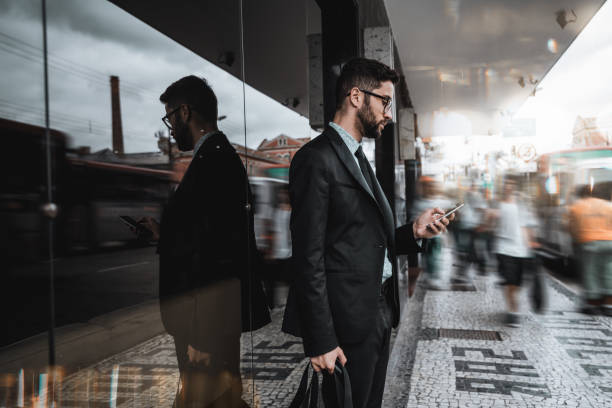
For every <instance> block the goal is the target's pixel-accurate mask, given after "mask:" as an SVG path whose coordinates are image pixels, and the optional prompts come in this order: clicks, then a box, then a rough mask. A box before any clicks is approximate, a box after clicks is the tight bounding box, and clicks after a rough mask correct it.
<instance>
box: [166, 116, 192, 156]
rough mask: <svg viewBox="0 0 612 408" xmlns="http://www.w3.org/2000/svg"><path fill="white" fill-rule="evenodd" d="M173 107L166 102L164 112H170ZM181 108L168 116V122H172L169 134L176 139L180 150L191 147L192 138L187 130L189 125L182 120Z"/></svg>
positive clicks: (190, 148)
mask: <svg viewBox="0 0 612 408" xmlns="http://www.w3.org/2000/svg"><path fill="white" fill-rule="evenodd" d="M174 109H175V108H171V107H169V106H168V104H166V114H170V113H171V112H172V111H173V110H174ZM183 110H184V109H183V108H182V107H181V109H178V110H177V111H175V112H174V113H173V114H171V115H170V116H168V119H169V120H170V123H171V124H172V130H171V131H170V135H172V137H173V138H174V140H176V145H177V146H178V148H179V150H180V151H183V152H184V151H187V150H192V149H193V139H192V137H191V134H190V132H189V126H187V123H186V122H185V121H184V120H183V115H184V112H183Z"/></svg>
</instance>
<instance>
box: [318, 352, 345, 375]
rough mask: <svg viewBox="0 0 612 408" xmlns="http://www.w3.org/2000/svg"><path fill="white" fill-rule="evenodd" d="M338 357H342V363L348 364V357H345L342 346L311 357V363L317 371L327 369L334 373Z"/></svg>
mask: <svg viewBox="0 0 612 408" xmlns="http://www.w3.org/2000/svg"><path fill="white" fill-rule="evenodd" d="M337 359H340V364H342V365H345V364H346V357H344V352H343V351H342V349H341V348H340V347H336V348H335V349H333V350H332V351H330V352H328V353H325V354H323V355H321V356H317V357H310V363H311V364H312V368H313V369H314V370H315V371H316V372H317V373H318V372H320V371H321V370H327V372H328V373H330V374H333V373H334V367H335V366H336V360H337Z"/></svg>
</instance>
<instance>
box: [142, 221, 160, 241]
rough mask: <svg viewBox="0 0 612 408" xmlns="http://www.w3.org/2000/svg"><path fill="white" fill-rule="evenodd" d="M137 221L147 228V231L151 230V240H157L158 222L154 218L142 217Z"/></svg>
mask: <svg viewBox="0 0 612 408" xmlns="http://www.w3.org/2000/svg"><path fill="white" fill-rule="evenodd" d="M138 223H139V224H141V225H142V226H143V227H145V228H146V229H148V230H149V231H151V233H152V234H153V235H152V237H151V238H152V239H153V240H155V241H159V223H158V222H157V220H156V219H155V218H153V217H142V218H141V219H140V220H138Z"/></svg>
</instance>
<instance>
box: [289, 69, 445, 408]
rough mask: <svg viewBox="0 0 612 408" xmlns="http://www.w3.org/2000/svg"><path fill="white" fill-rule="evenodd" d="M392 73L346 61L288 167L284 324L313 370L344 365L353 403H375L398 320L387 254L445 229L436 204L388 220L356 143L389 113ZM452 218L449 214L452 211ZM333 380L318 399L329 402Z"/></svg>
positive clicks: (413, 247)
mask: <svg viewBox="0 0 612 408" xmlns="http://www.w3.org/2000/svg"><path fill="white" fill-rule="evenodd" d="M398 79H399V78H398V75H397V73H396V72H395V71H394V70H392V69H391V68H389V67H388V66H386V65H384V64H382V63H380V62H377V61H373V60H368V59H364V58H358V59H353V60H351V61H349V62H347V63H346V64H345V65H344V67H343V68H342V71H341V73H340V77H339V78H338V82H337V86H336V100H337V108H336V113H335V116H334V119H333V121H332V122H330V123H329V127H328V128H327V129H326V130H325V131H324V132H323V133H322V134H321V135H319V136H318V137H316V138H315V139H313V140H312V141H311V142H309V143H307V144H306V145H304V146H303V147H302V148H301V149H300V150H299V151H298V152H297V153H296V155H295V157H294V158H293V161H292V163H291V168H290V172H289V192H290V199H291V206H292V215H291V236H292V251H293V258H292V272H293V274H294V282H293V284H292V287H291V289H290V292H289V297H288V299H287V306H286V309H285V316H284V321H283V331H285V332H287V333H289V334H292V335H295V336H299V337H302V339H303V343H304V353H305V354H306V356H308V357H310V361H311V363H312V366H313V368H314V370H315V371H317V372H319V371H323V372H324V373H329V374H331V373H333V370H334V365H335V362H336V360H339V361H340V363H341V364H343V365H344V366H345V368H346V369H347V371H348V373H349V376H350V380H351V385H352V392H353V404H354V406H355V407H356V408H357V407H359V408H361V407H380V406H381V403H382V396H383V391H384V386H385V375H386V371H387V362H388V359H389V339H390V334H391V328H392V327H396V326H397V324H398V323H399V305H400V303H399V293H398V277H397V275H398V274H397V270H396V268H397V265H396V264H397V263H396V257H397V256H398V255H401V254H408V253H414V252H417V251H419V249H420V246H419V245H418V244H417V240H418V239H421V238H430V237H433V236H435V235H437V234H440V233H441V232H443V231H445V230H446V225H447V224H448V222H449V220H448V219H447V218H443V219H439V220H438V218H439V217H440V216H441V215H442V214H444V212H443V210H441V209H439V208H435V209H428V210H426V211H425V212H423V213H422V214H420V215H419V216H418V217H417V219H416V220H415V221H414V222H413V223H411V224H407V225H404V226H402V227H400V228H397V229H396V227H395V222H394V218H393V214H392V212H391V207H390V206H389V202H388V201H387V198H386V197H385V195H384V193H383V191H382V189H381V187H380V184H379V183H378V180H377V179H376V176H375V174H374V172H373V171H372V168H371V167H370V164H369V163H368V161H367V159H366V157H365V155H364V153H363V149H362V147H361V142H362V140H363V138H364V137H368V138H378V137H380V136H381V133H382V131H383V129H384V127H385V125H386V124H387V122H388V121H390V120H391V119H392V116H391V105H392V100H393V94H394V84H395V83H397V82H398ZM451 219H452V218H451ZM333 383H334V381H333V378H331V377H330V376H329V375H324V378H323V397H324V399H325V400H326V402H330V401H332V400H333V399H334V398H333V394H334V390H333Z"/></svg>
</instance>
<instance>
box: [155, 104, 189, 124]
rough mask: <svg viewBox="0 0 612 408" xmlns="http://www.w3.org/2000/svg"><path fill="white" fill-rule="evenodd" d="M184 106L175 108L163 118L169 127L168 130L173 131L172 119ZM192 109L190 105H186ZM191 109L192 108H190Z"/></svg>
mask: <svg viewBox="0 0 612 408" xmlns="http://www.w3.org/2000/svg"><path fill="white" fill-rule="evenodd" d="M182 106H183V105H182V104H181V105H179V106H178V108H174V109H172V110H171V111H170V112H168V114H167V115H166V116H164V117H163V118H161V120H162V122H164V125H166V126H167V127H168V130H172V129H173V127H172V123H171V122H170V118H171V117H172V115H174V114H175V113H176V112H178V111H179V109H181V107H182ZM185 106H188V107H190V106H189V105H185ZM190 108H191V107H190Z"/></svg>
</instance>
